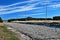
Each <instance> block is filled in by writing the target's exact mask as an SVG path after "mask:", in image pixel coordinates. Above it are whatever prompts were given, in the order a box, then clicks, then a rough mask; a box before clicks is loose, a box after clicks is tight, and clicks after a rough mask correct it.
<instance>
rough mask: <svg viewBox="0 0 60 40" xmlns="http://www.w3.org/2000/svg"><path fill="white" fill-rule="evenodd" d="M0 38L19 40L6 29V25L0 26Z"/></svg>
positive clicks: (2, 39)
mask: <svg viewBox="0 0 60 40" xmlns="http://www.w3.org/2000/svg"><path fill="white" fill-rule="evenodd" d="M0 40H20V39H19V38H17V36H16V34H15V33H14V32H11V31H9V30H8V29H7V27H6V26H0Z"/></svg>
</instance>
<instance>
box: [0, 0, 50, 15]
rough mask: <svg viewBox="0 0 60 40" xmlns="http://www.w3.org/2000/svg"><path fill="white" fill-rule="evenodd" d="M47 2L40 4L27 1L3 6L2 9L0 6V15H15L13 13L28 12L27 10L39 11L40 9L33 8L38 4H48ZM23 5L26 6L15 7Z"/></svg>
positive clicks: (39, 2)
mask: <svg viewBox="0 0 60 40" xmlns="http://www.w3.org/2000/svg"><path fill="white" fill-rule="evenodd" d="M35 2H36V3H35ZM49 2H50V1H43V2H41V1H40V0H29V1H24V2H18V3H14V4H11V5H7V6H4V7H2V6H0V15H1V14H10V13H15V12H23V11H29V10H34V9H40V8H42V7H35V6H36V5H38V4H39V5H40V4H45V3H49ZM23 3H27V4H26V5H24V6H16V5H20V4H23ZM32 3H33V4H32ZM11 6H13V7H11Z"/></svg>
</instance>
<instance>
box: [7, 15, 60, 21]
mask: <svg viewBox="0 0 60 40" xmlns="http://www.w3.org/2000/svg"><path fill="white" fill-rule="evenodd" d="M29 20H60V16H54V17H53V18H32V17H27V18H20V19H9V20H8V22H11V21H29Z"/></svg>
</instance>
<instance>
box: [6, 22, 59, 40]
mask: <svg viewBox="0 0 60 40" xmlns="http://www.w3.org/2000/svg"><path fill="white" fill-rule="evenodd" d="M5 24H6V25H8V26H11V27H13V28H15V29H16V30H18V31H20V32H22V33H24V34H25V35H27V36H29V37H30V38H32V40H60V28H50V27H46V26H39V25H29V24H19V23H5Z"/></svg>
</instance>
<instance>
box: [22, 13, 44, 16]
mask: <svg viewBox="0 0 60 40" xmlns="http://www.w3.org/2000/svg"><path fill="white" fill-rule="evenodd" d="M42 14H45V13H36V14H29V15H23V16H37V15H42Z"/></svg>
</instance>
